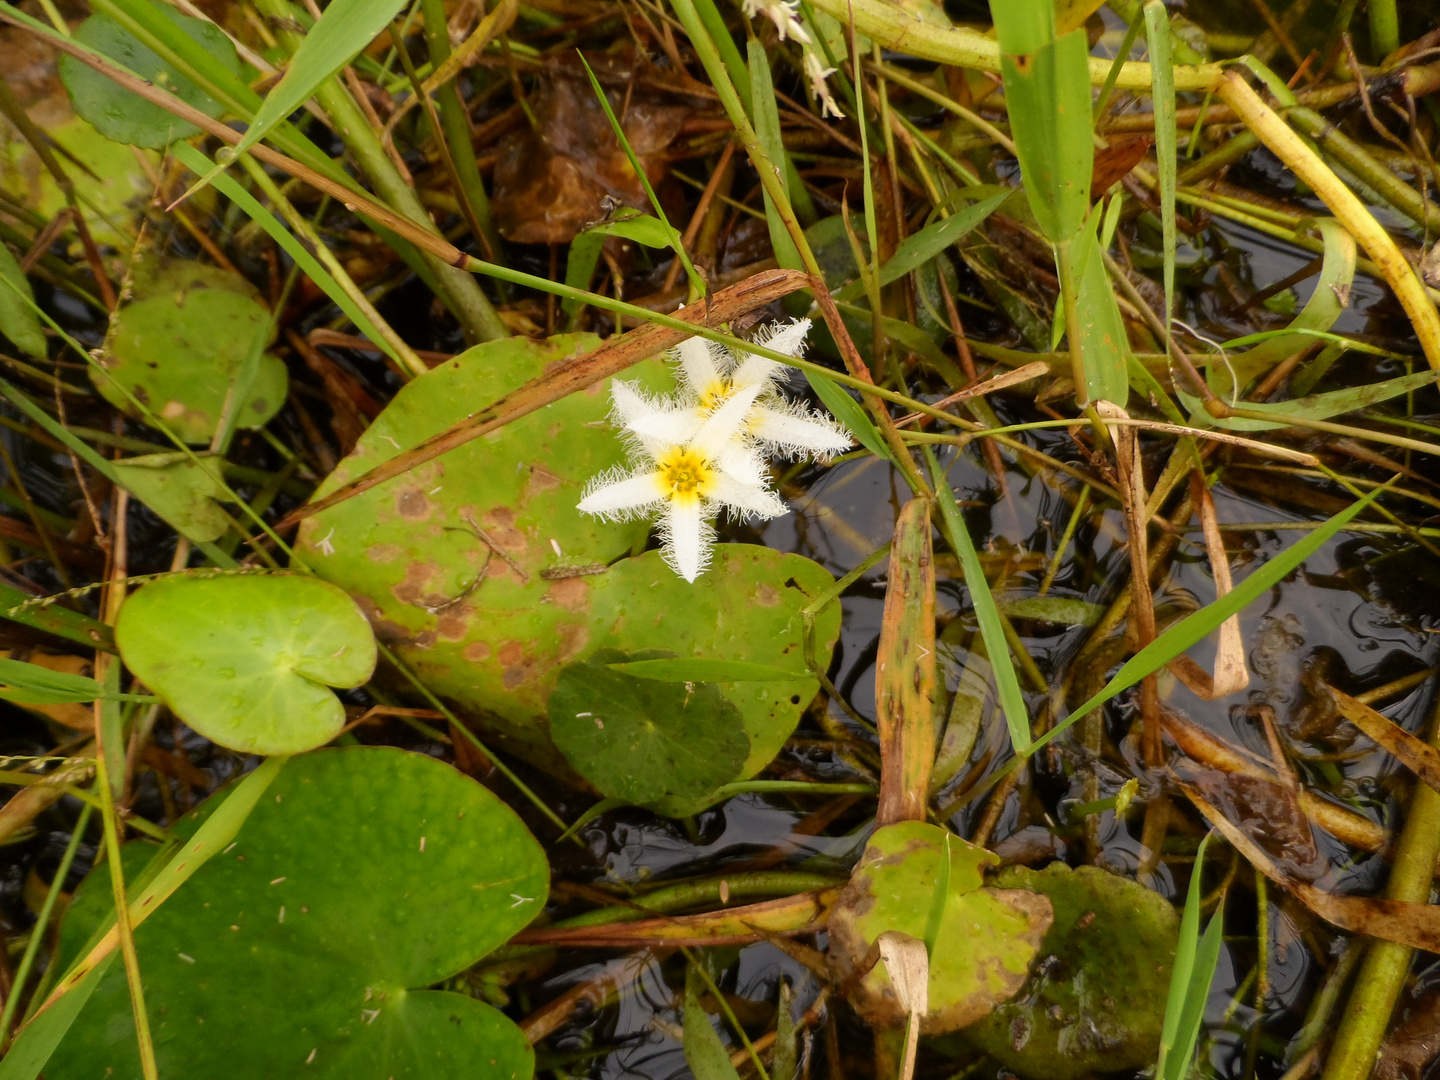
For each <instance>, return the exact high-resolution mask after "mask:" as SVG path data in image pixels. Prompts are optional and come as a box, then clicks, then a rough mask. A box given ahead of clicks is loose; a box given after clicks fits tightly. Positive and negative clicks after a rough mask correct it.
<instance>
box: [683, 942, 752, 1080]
mask: <svg viewBox="0 0 1440 1080" xmlns="http://www.w3.org/2000/svg"><path fill="white" fill-rule="evenodd" d="M704 991H705V984H704V983H703V982H702V981H701V980H700V975H699V973H698V972H697V971H696V970H695V965H693V964H689V965H686V968H685V1012H684V1023H685V1027H684V1035H683V1043H682V1044H683V1046H684V1049H685V1064H687V1065H689V1066H690V1071H691V1072H692V1073H694V1074H695V1080H739V1077H740V1074H739V1072H737V1071H736V1069H735V1066H734V1065H732V1064H731V1063H730V1052H729V1051H728V1050H726V1049H725V1044H724V1043H723V1042H721V1041H720V1035H719V1034H718V1033H717V1032H716V1031H715V1028H714V1027H713V1026H712V1025H711V1023H710V1016H709V1014H708V1013H706V1011H705V1010H704V1009H703V1008H702V1007H701V1005H700V995H701V994H702V993H704Z"/></svg>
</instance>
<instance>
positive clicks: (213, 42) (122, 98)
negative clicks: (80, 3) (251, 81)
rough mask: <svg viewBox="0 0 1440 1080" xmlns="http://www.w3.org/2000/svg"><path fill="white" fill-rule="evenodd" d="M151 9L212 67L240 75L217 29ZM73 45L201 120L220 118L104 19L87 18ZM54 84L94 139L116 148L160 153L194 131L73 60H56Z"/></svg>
mask: <svg viewBox="0 0 1440 1080" xmlns="http://www.w3.org/2000/svg"><path fill="white" fill-rule="evenodd" d="M156 9H157V10H158V11H159V12H161V13H163V14H164V15H166V16H167V17H169V18H170V19H171V20H173V21H174V22H175V24H176V25H177V26H179V27H180V29H182V30H183V31H185V33H186V34H188V35H189V36H190V37H192V38H194V39H195V41H196V42H198V43H199V45H200V47H201V48H202V49H204V50H205V51H206V52H207V53H209V54H210V56H211V57H212V58H213V59H214V61H215V63H216V64H218V65H220V66H221V67H224V68H225V69H226V70H227V71H229V72H230V74H232V75H239V74H240V71H241V69H240V58H239V57H238V56H237V55H236V54H235V46H234V45H233V44H231V42H230V39H229V38H227V37H226V36H225V34H224V32H223V31H222V30H221V29H220V28H219V27H218V26H216V25H215V24H214V23H210V22H206V21H205V20H204V19H195V18H191V17H190V16H189V15H181V14H180V13H179V12H178V11H175V10H173V9H171V8H169V7H166V6H165V5H163V4H160V5H156ZM75 40H76V41H78V42H79V43H80V44H82V45H88V46H89V47H90V48H92V49H94V50H95V51H96V52H98V53H101V54H103V55H105V56H108V57H109V58H110V59H112V60H115V61H117V62H118V63H120V64H121V65H123V66H124V67H127V68H129V69H130V70H131V71H133V72H135V74H137V75H139V76H141V77H142V78H145V79H148V80H149V81H150V82H152V83H154V84H155V85H157V86H159V87H161V88H162V89H164V90H168V91H169V92H170V93H172V94H174V95H175V96H176V97H178V98H179V99H180V100H182V101H184V102H185V103H186V104H187V105H193V106H194V107H195V108H197V109H199V110H200V111H201V112H203V113H205V114H206V115H207V116H219V115H220V113H221V111H222V107H221V105H220V103H219V102H217V101H215V100H214V99H213V98H211V97H209V96H208V95H207V94H206V93H205V92H204V91H203V90H201V89H200V88H199V87H198V86H196V85H195V84H194V83H193V82H191V81H190V80H189V79H187V78H185V76H183V75H181V74H180V73H179V72H177V71H176V70H175V69H174V68H172V67H171V66H170V65H169V64H167V63H165V61H163V60H161V59H160V57H158V56H156V55H155V54H154V53H153V52H151V51H150V50H149V49H147V48H146V47H145V46H144V45H142V44H141V43H140V42H139V40H138V39H136V38H135V36H134V35H133V34H131V33H130V32H129V31H128V30H126V29H125V28H124V27H123V26H121V25H120V24H119V23H118V22H116V21H115V20H114V19H112V18H110V17H109V16H108V15H100V14H97V15H91V16H90V17H89V18H88V19H86V20H85V21H84V22H83V23H81V24H80V25H79V26H78V27H76V28H75ZM60 80H61V82H63V83H64V84H65V89H66V90H67V91H69V93H70V102H71V104H72V105H74V107H75V111H76V113H78V114H79V115H80V116H82V117H83V118H84V119H86V120H88V121H90V123H92V124H94V125H95V128H96V130H98V131H99V132H100V134H102V135H104V136H105V137H106V138H109V139H114V140H115V141H116V142H122V143H130V144H132V145H134V146H143V147H146V148H148V149H151V150H162V149H164V148H165V147H166V146H169V145H170V143H172V142H174V141H175V140H176V139H188V138H189V137H190V136H191V135H195V134H197V133H198V132H199V131H200V129H199V128H197V127H196V126H195V125H194V124H191V123H188V122H186V121H184V120H180V119H177V118H176V117H175V116H173V115H171V114H170V113H168V112H166V111H165V110H164V109H162V108H161V107H160V106H159V105H155V104H152V103H151V102H148V101H146V100H145V99H144V98H142V97H140V95H138V94H134V93H131V92H130V91H129V90H126V89H123V88H122V87H121V86H120V85H119V84H117V83H116V82H114V81H113V80H111V79H108V78H106V77H105V76H104V75H102V74H100V72H98V71H96V70H95V69H93V68H91V67H89V66H87V65H85V64H82V63H81V62H80V61H79V60H77V59H75V58H74V57H73V56H69V55H62V56H61V57H60Z"/></svg>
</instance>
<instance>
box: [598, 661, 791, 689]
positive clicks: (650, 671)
mask: <svg viewBox="0 0 1440 1080" xmlns="http://www.w3.org/2000/svg"><path fill="white" fill-rule="evenodd" d="M605 666H606V667H608V668H609V669H610V670H611V671H619V672H622V673H624V674H626V675H634V676H636V677H637V678H641V679H655V680H657V681H660V682H712V683H722V682H794V681H795V680H796V679H808V678H810V673H809V672H808V671H791V670H789V669H788V668H782V667H774V666H772V665H770V664H753V663H751V662H749V661H748V660H713V659H710V658H708V657H703V656H695V657H685V656H680V657H674V658H665V659H659V660H628V661H624V662H622V663H617V664H606V665H605Z"/></svg>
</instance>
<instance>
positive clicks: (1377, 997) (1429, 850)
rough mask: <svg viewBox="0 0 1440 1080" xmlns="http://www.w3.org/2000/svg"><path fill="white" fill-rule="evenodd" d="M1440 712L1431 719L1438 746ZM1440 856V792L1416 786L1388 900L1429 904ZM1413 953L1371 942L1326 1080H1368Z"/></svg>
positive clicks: (1391, 944) (1328, 1062)
mask: <svg viewBox="0 0 1440 1080" xmlns="http://www.w3.org/2000/svg"><path fill="white" fill-rule="evenodd" d="M1437 723H1440V708H1437V709H1436V710H1435V711H1434V712H1433V713H1432V715H1431V720H1430V738H1431V745H1432V746H1433V745H1436V738H1437ZM1437 855H1440V792H1436V791H1435V789H1434V788H1431V787H1428V786H1427V785H1425V784H1423V783H1420V782H1419V781H1417V782H1416V783H1415V787H1414V792H1413V794H1412V795H1411V796H1410V808H1409V812H1408V813H1407V814H1406V815H1405V826H1404V828H1403V829H1402V830H1401V833H1400V842H1399V843H1398V844H1397V845H1396V848H1395V865H1394V868H1393V869H1392V870H1391V871H1390V880H1389V882H1388V883H1387V884H1386V886H1385V896H1386V898H1387V899H1389V900H1403V901H1406V902H1408V903H1412V904H1423V903H1425V902H1426V901H1427V900H1429V899H1430V889H1431V887H1432V882H1433V875H1434V870H1435V858H1436V856H1437ZM1413 953H1414V950H1413V949H1410V948H1408V947H1406V946H1404V945H1398V944H1396V943H1395V942H1392V941H1372V942H1371V943H1370V945H1369V947H1368V948H1367V949H1366V952H1365V960H1364V962H1363V963H1362V964H1361V967H1360V973H1359V974H1358V975H1357V976H1356V978H1355V987H1354V989H1353V990H1352V991H1351V992H1350V1000H1349V1001H1348V1002H1346V1005H1345V1012H1344V1014H1343V1015H1342V1016H1341V1018H1340V1028H1339V1030H1338V1031H1337V1032H1336V1034H1335V1045H1334V1046H1333V1047H1332V1048H1331V1050H1330V1056H1329V1058H1327V1059H1326V1062H1325V1072H1324V1073H1323V1075H1322V1077H1321V1080H1365V1078H1366V1077H1368V1076H1369V1075H1370V1070H1371V1069H1372V1068H1373V1067H1374V1065H1375V1055H1376V1053H1377V1052H1378V1051H1379V1049H1380V1044H1381V1042H1382V1041H1383V1040H1384V1038H1385V1029H1386V1028H1387V1027H1388V1026H1389V1023H1390V1014H1391V1012H1392V1011H1393V1010H1394V1008H1395V1002H1396V1001H1397V1000H1398V998H1399V996H1400V991H1401V990H1402V989H1403V988H1404V985H1405V979H1406V976H1407V975H1408V974H1409V971H1410V958H1411V956H1412V954H1413Z"/></svg>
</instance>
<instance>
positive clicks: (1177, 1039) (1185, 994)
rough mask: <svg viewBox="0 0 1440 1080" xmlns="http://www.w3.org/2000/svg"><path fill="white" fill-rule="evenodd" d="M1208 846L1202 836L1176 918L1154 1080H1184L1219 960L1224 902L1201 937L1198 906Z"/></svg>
mask: <svg viewBox="0 0 1440 1080" xmlns="http://www.w3.org/2000/svg"><path fill="white" fill-rule="evenodd" d="M1209 846H1210V836H1209V835H1207V836H1206V837H1205V839H1204V840H1202V841H1200V849H1199V850H1198V851H1197V852H1196V853H1195V866H1194V868H1193V869H1192V870H1191V872H1190V888H1189V890H1188V892H1187V893H1186V896H1185V912H1184V914H1183V915H1182V916H1181V918H1180V937H1179V942H1178V945H1177V947H1176V951H1175V969H1174V971H1173V972H1172V974H1171V977H1170V989H1169V994H1168V996H1167V998H1166V1001H1165V1021H1164V1028H1163V1031H1162V1034H1161V1038H1160V1051H1159V1056H1158V1057H1157V1059H1156V1062H1155V1075H1156V1077H1158V1078H1159V1080H1185V1078H1186V1077H1187V1076H1189V1075H1190V1063H1191V1061H1192V1060H1193V1059H1194V1057H1195V1043H1196V1041H1197V1040H1198V1039H1199V1037H1200V1025H1201V1024H1202V1023H1203V1022H1204V1020H1205V1005H1206V1002H1207V1001H1208V1000H1209V997H1210V983H1211V982H1212V981H1213V980H1214V978H1215V968H1216V966H1217V965H1218V964H1219V962H1220V947H1221V945H1222V944H1223V942H1222V935H1223V934H1224V926H1225V912H1224V905H1223V902H1222V904H1221V906H1220V907H1217V908H1216V909H1215V914H1214V915H1212V916H1211V917H1210V922H1209V924H1208V925H1207V926H1206V927H1205V936H1204V937H1203V938H1202V937H1201V936H1200V907H1201V904H1202V903H1203V901H1204V893H1203V892H1202V891H1201V887H1200V883H1201V875H1200V871H1201V869H1203V867H1204V865H1205V849H1206V848H1207V847H1209Z"/></svg>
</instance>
